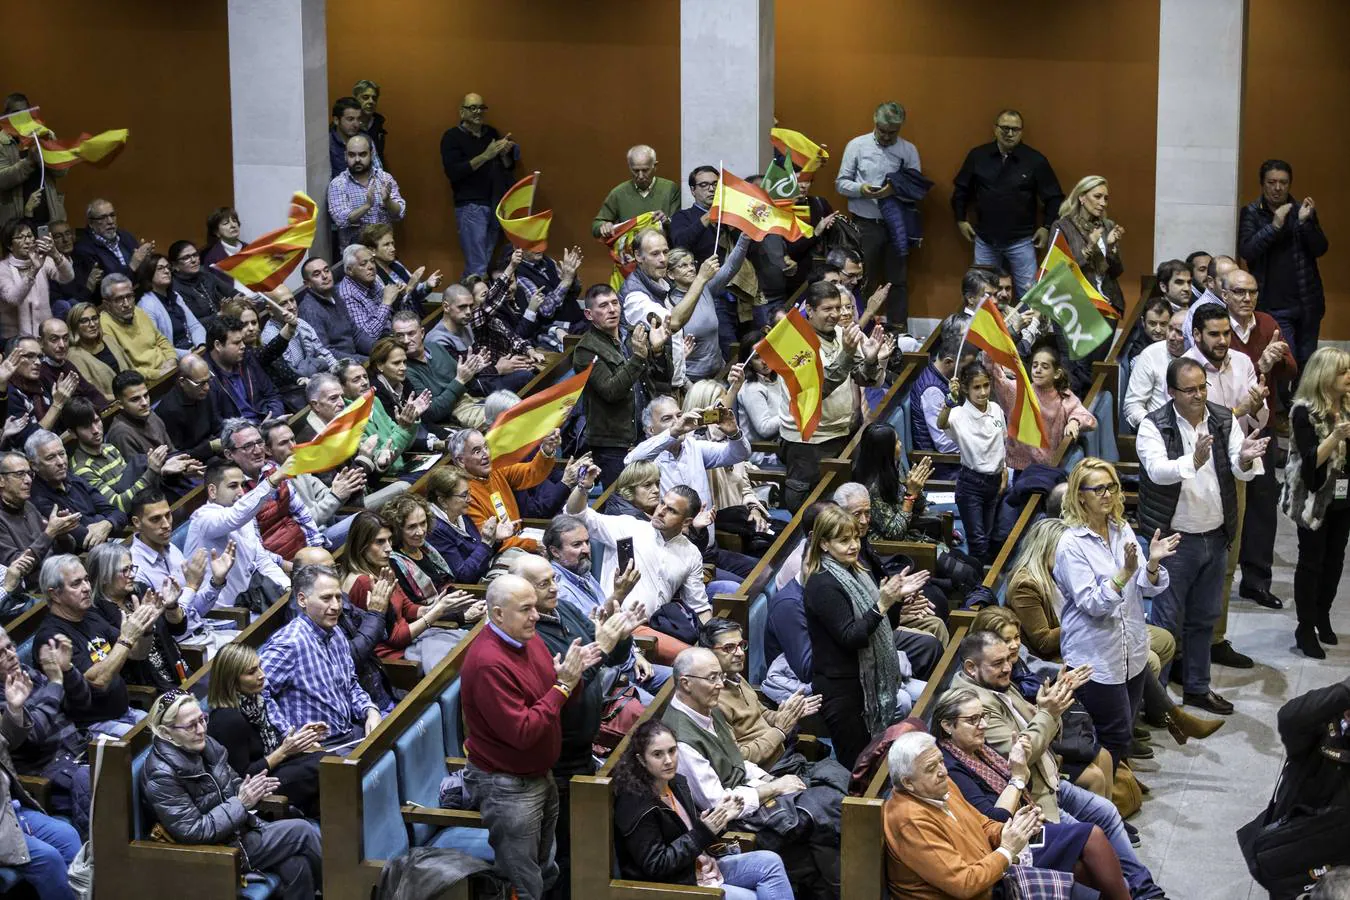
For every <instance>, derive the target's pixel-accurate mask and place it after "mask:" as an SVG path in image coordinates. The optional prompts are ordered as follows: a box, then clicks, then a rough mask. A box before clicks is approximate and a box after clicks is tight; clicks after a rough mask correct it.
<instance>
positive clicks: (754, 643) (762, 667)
mask: <svg viewBox="0 0 1350 900" xmlns="http://www.w3.org/2000/svg"><path fill="white" fill-rule="evenodd" d="M768 618H769V598H768V597H767V596H765V595H764V594H759V595H758V596H756V597H755V599H754V602H752V603H751V604H750V634H749V635H748V638H749V642H750V658H749V666H750V672H749V675H750V683H751V684H752V685H755V684H759V683H760V682H762V681H763V680H764V675H765V674H766V673H767V672H768V669H769V666H768V663H766V662H765V661H764V626H765V623H766V622H767V621H768Z"/></svg>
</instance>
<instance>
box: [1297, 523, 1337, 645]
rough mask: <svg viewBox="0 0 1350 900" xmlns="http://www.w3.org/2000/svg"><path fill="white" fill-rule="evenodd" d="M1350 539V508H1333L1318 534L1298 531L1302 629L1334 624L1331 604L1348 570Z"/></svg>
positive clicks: (1306, 530)
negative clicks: (1342, 574) (1346, 562)
mask: <svg viewBox="0 0 1350 900" xmlns="http://www.w3.org/2000/svg"><path fill="white" fill-rule="evenodd" d="M1348 538H1350V509H1329V510H1327V515H1326V518H1325V519H1323V520H1322V527H1321V528H1319V529H1317V530H1316V531H1310V530H1309V529H1307V528H1303V527H1301V526H1300V527H1299V529H1298V567H1297V568H1295V569H1294V607H1295V608H1296V609H1297V611H1298V627H1299V628H1301V629H1303V630H1305V631H1306V630H1307V629H1309V628H1316V627H1317V626H1318V625H1328V626H1329V625H1330V622H1331V601H1333V600H1335V599H1336V588H1337V587H1339V586H1340V583H1341V570H1342V569H1344V568H1345V542H1346V540H1347V539H1348Z"/></svg>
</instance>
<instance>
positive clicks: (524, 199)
mask: <svg viewBox="0 0 1350 900" xmlns="http://www.w3.org/2000/svg"><path fill="white" fill-rule="evenodd" d="M538 186H539V173H538V172H534V173H532V174H530V175H526V176H525V177H524V178H522V179H520V180H519V181H517V182H516V183H515V184H513V185H511V187H510V189H509V190H507V192H506V193H505V194H503V195H502V199H501V202H499V203H498V204H497V221H498V222H499V223H500V224H501V226H502V231H504V232H505V233H506V237H507V239H508V240H510V241H511V245H512V246H514V247H519V248H520V249H522V250H533V251H535V252H537V253H543V252H544V250H546V249H548V226H549V225H551V224H552V223H553V210H551V209H546V210H544V211H543V212H539V213H537V212H533V210H534V192H535V190H536V189H537V188H538Z"/></svg>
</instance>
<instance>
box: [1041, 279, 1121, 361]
mask: <svg viewBox="0 0 1350 900" xmlns="http://www.w3.org/2000/svg"><path fill="white" fill-rule="evenodd" d="M1022 302H1023V303H1025V304H1026V305H1027V306H1030V307H1031V308H1032V309H1034V310H1036V311H1037V312H1040V313H1044V314H1045V315H1047V316H1049V317H1050V318H1051V319H1052V320H1054V321H1055V322H1056V323H1057V324H1058V325H1059V327H1060V329H1061V330H1062V331H1063V332H1064V336H1065V338H1066V339H1067V340H1068V342H1069V355H1070V356H1072V357H1073V358H1074V359H1082V358H1083V357H1085V356H1087V355H1088V354H1089V353H1091V352H1092V351H1093V350H1095V349H1097V347H1099V346H1101V344H1102V342H1103V341H1108V340H1110V339H1111V334H1112V333H1113V331H1114V330H1115V329H1114V328H1113V327H1112V325H1111V323H1110V322H1107V321H1106V319H1105V318H1103V317H1102V314H1101V313H1099V312H1097V309H1096V307H1094V306H1093V304H1092V298H1091V297H1089V296H1088V295H1087V293H1086V292H1085V291H1084V290H1083V286H1082V285H1081V284H1080V283H1079V281H1078V279H1077V278H1075V277H1074V274H1073V270H1072V269H1070V268H1069V266H1068V265H1067V264H1065V263H1063V262H1061V263H1059V264H1057V265H1055V266H1054V267H1052V268H1051V269H1050V271H1048V272H1046V273H1045V275H1044V276H1043V277H1042V278H1041V280H1040V281H1038V282H1036V283H1035V284H1034V285H1032V287H1031V290H1029V291H1027V292H1026V294H1025V295H1024V296H1023V297H1022Z"/></svg>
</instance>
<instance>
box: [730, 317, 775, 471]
mask: <svg viewBox="0 0 1350 900" xmlns="http://www.w3.org/2000/svg"><path fill="white" fill-rule="evenodd" d="M741 364H742V365H743V366H744V367H745V369H744V371H745V384H743V385H742V386H741V390H740V392H739V393H738V394H736V413H737V416H738V417H739V419H740V422H741V428H742V429H744V430H745V434H746V437H748V438H749V439H750V442H751V443H754V442H756V441H777V440H778V428H779V425H780V424H781V423H782V418H783V416H785V415H787V414H788V408H787V395H786V394H784V393H783V391H782V390H781V389H779V387H778V373H777V372H775V371H774V370H773V369H771V368H769V364H768V363H766V362H765V361H764V360H763V359H761V358H760V356H759V354H758V353H756V352H755V342H754V341H746V342H745V343H744V344H742V345H741ZM770 456H771V455H770ZM752 458H754V459H756V461H759V460H758V458H757V457H752ZM772 458H773V459H774V460H776V457H772ZM769 461H770V459H768V458H766V459H765V460H763V462H769Z"/></svg>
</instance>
